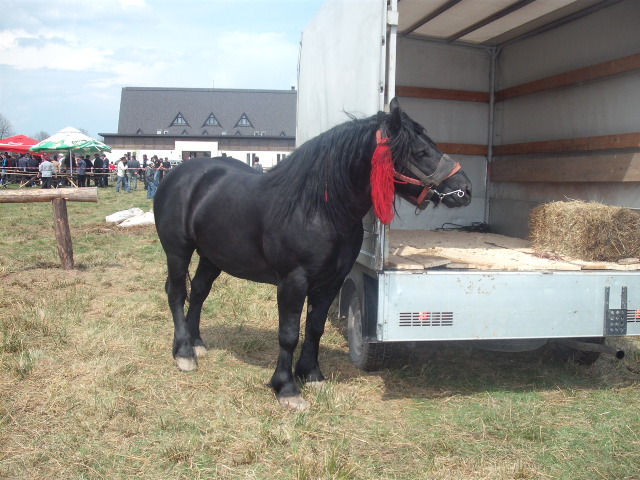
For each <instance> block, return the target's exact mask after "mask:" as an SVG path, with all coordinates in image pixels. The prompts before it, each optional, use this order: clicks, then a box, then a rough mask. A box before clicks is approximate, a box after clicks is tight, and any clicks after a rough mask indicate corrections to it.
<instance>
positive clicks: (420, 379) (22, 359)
mask: <svg viewBox="0 0 640 480" xmlns="http://www.w3.org/2000/svg"><path fill="white" fill-rule="evenodd" d="M99 197H100V198H99V203H97V204H93V203H69V204H68V210H69V219H70V222H71V232H72V237H73V246H74V252H75V261H76V267H77V268H76V269H75V270H73V271H63V270H61V269H60V267H59V265H60V260H59V258H58V253H57V249H56V245H55V238H54V230H53V220H52V208H51V205H50V204H47V203H43V204H35V203H34V204H2V205H0V219H1V220H2V229H0V302H1V303H0V478H2V479H34V478H37V479H154V480H159V479H183V478H184V479H245V478H248V479H273V480H276V479H278V480H281V479H298V480H303V479H305V480H315V479H363V480H364V479H371V480H372V479H571V480H574V479H585V480H586V479H640V354H639V349H640V343H639V342H638V341H637V340H625V339H617V340H615V342H614V344H615V345H616V346H619V347H623V348H625V349H626V351H627V357H626V358H625V360H623V361H621V362H619V361H615V360H613V359H611V358H609V357H606V356H603V357H601V358H600V359H599V360H598V361H597V362H596V363H595V364H594V365H593V366H590V367H583V366H578V365H575V364H563V363H559V362H556V361H555V360H553V359H552V358H550V357H549V356H545V355H541V354H540V353H538V352H531V353H526V354H522V353H521V354H513V353H511V354H506V353H503V354H498V353H489V352H483V351H478V350H471V349H466V348H461V347H454V346H442V345H431V346H429V347H428V348H420V349H419V348H403V349H401V350H400V352H398V353H399V355H397V356H396V359H395V360H394V364H393V368H391V369H389V370H385V371H382V372H378V373H372V374H368V373H363V372H361V371H359V370H357V369H356V368H355V367H354V366H353V365H352V364H351V363H350V361H349V357H348V351H347V342H346V339H345V337H344V330H345V325H344V321H342V320H340V319H338V318H336V317H335V314H334V316H333V318H332V320H331V322H330V324H328V328H327V332H326V334H325V336H324V337H323V341H322V350H321V362H322V365H323V369H324V373H325V375H327V376H329V377H330V378H331V379H330V381H328V382H327V385H326V386H325V388H324V389H322V390H313V389H310V388H306V389H305V390H304V396H305V398H306V399H307V400H309V402H310V403H311V408H310V409H309V410H308V411H306V412H300V413H296V412H289V411H285V410H283V409H282V408H281V407H280V406H279V405H278V403H277V401H276V399H275V397H274V395H273V393H272V392H271V390H270V389H269V388H268V387H266V382H268V380H269V378H270V377H271V374H272V373H273V369H274V367H275V360H276V355H277V340H276V325H277V312H276V306H275V289H274V287H272V286H268V285H259V284H253V283H249V282H244V281H240V280H237V279H234V278H232V277H229V276H222V277H221V278H220V279H219V280H218V282H217V283H216V288H215V289H214V291H213V292H212V294H211V295H210V297H209V299H208V300H207V302H206V303H205V309H204V312H203V333H204V339H205V341H206V342H208V344H209V346H210V351H209V353H208V354H207V356H205V357H203V358H202V359H201V360H200V368H199V370H198V371H197V372H194V373H190V374H185V373H182V372H180V371H178V369H177V368H176V367H175V365H174V362H173V359H172V358H171V343H172V335H173V325H172V322H171V319H170V315H169V312H168V307H167V305H166V297H165V295H164V290H163V285H164V279H165V264H164V258H163V253H162V249H161V247H160V244H159V241H158V239H157V237H156V235H155V230H154V228H153V227H134V228H131V229H123V228H120V227H117V226H111V225H108V224H106V223H105V222H104V217H105V216H106V215H108V214H110V213H113V212H116V211H119V210H123V209H127V208H130V207H134V206H138V207H141V208H143V209H144V210H145V211H148V210H149V208H150V201H149V200H147V199H146V196H145V192H144V191H138V192H134V193H132V194H120V195H116V194H115V192H114V191H113V188H109V189H102V190H100V191H99Z"/></svg>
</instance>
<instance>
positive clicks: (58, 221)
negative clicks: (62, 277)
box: [0, 187, 98, 270]
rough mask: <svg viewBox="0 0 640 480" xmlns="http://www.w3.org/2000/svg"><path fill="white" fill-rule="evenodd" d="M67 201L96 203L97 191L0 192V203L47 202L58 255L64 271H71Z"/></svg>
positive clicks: (71, 246)
mask: <svg viewBox="0 0 640 480" xmlns="http://www.w3.org/2000/svg"><path fill="white" fill-rule="evenodd" d="M67 200H69V201H70V202H97V201H98V189H97V188H96V187H88V188H58V189H44V190H43V189H41V190H33V191H29V192H26V191H24V190H17V191H14V190H9V191H4V192H0V203H31V202H48V201H51V203H52V205H53V225H54V227H55V231H56V240H57V243H58V254H59V255H60V261H61V262H62V268H63V269H64V270H71V269H73V267H74V263H73V245H72V243H71V230H70V229H69V215H68V213H67Z"/></svg>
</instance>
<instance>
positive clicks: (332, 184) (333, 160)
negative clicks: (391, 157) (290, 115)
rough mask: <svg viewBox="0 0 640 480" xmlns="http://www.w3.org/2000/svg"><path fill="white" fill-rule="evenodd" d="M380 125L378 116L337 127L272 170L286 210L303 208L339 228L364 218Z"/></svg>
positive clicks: (285, 211) (272, 177)
mask: <svg viewBox="0 0 640 480" xmlns="http://www.w3.org/2000/svg"><path fill="white" fill-rule="evenodd" d="M378 125H379V123H378V122H376V121H375V120H374V119H373V118H371V119H367V120H357V121H353V122H347V123H345V124H342V125H338V126H337V127H334V128H333V129H331V130H329V131H328V132H325V133H323V134H321V135H319V136H318V137H316V138H314V139H312V140H310V141H308V142H307V143H305V144H303V145H302V146H301V147H300V148H298V150H296V151H295V152H294V153H292V154H291V155H290V156H289V157H288V158H287V159H286V160H285V161H284V162H282V163H281V164H280V165H278V166H277V167H276V168H275V169H273V170H272V172H270V173H269V176H270V179H269V182H270V184H271V185H273V186H276V188H278V190H279V194H280V198H281V199H282V202H283V207H282V212H283V213H285V214H290V213H291V211H292V210H293V209H298V208H302V209H304V211H305V214H306V215H307V216H308V217H309V218H310V217H312V216H314V215H315V214H318V213H319V214H321V215H322V216H324V217H325V218H326V219H327V220H328V221H329V223H331V224H332V225H333V227H334V228H336V229H340V228H342V227H348V225H350V224H355V223H359V222H361V220H362V218H363V217H364V216H365V215H366V213H367V212H368V211H369V209H370V208H371V205H372V203H371V186H370V179H369V177H370V174H371V157H372V155H373V151H374V150H375V132H376V131H377V129H378Z"/></svg>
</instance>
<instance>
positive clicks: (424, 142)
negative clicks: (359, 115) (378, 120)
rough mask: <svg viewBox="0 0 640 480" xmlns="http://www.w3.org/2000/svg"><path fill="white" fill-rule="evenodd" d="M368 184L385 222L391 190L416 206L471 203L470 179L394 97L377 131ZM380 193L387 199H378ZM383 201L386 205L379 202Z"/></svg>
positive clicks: (390, 200)
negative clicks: (404, 110)
mask: <svg viewBox="0 0 640 480" xmlns="http://www.w3.org/2000/svg"><path fill="white" fill-rule="evenodd" d="M394 184H395V188H394ZM390 185H391V186H390ZM371 188H372V199H373V203H374V208H375V209H376V214H378V217H380V219H381V220H382V221H383V222H384V223H389V222H390V220H391V219H392V218H393V206H392V203H393V194H394V193H397V194H398V195H400V196H401V197H403V198H405V199H406V200H408V201H409V202H411V203H413V204H414V205H416V206H417V207H418V208H419V209H424V208H426V207H427V205H428V204H429V203H430V202H431V203H433V204H434V205H439V204H443V205H445V206H447V207H463V206H466V205H469V203H471V182H470V180H469V178H468V177H467V175H466V174H465V173H464V172H463V171H462V169H461V168H460V164H459V163H458V162H456V161H455V160H453V159H452V158H451V157H449V156H448V155H447V154H445V153H442V151H440V149H438V147H437V146H436V144H435V143H434V142H433V141H432V140H431V139H430V138H429V136H428V135H427V132H426V130H425V129H424V127H422V125H420V124H419V123H417V122H415V121H414V120H412V119H411V118H410V117H409V116H408V115H407V114H406V113H404V112H403V111H402V110H401V109H400V106H399V104H398V101H397V100H396V99H393V100H392V101H391V104H390V112H389V114H388V115H387V117H386V119H385V121H384V122H383V125H382V126H381V128H380V130H379V131H378V133H377V146H376V151H375V153H374V156H373V159H372V169H371ZM389 195H391V197H389ZM383 197H385V198H386V200H381V198H383ZM384 203H386V206H384V205H383V206H381V204H384ZM379 209H380V210H385V211H386V213H384V212H379V211H378V210H379ZM389 211H390V212H391V213H390V215H389ZM385 217H386V218H385ZM387 220H388V221H387Z"/></svg>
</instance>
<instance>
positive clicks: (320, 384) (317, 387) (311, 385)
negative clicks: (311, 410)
mask: <svg viewBox="0 0 640 480" xmlns="http://www.w3.org/2000/svg"><path fill="white" fill-rule="evenodd" d="M325 385H326V383H325V382H324V381H320V382H318V381H313V382H307V383H305V386H307V387H309V388H311V389H313V390H316V391H320V390H322V389H323V388H324V387H325Z"/></svg>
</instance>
